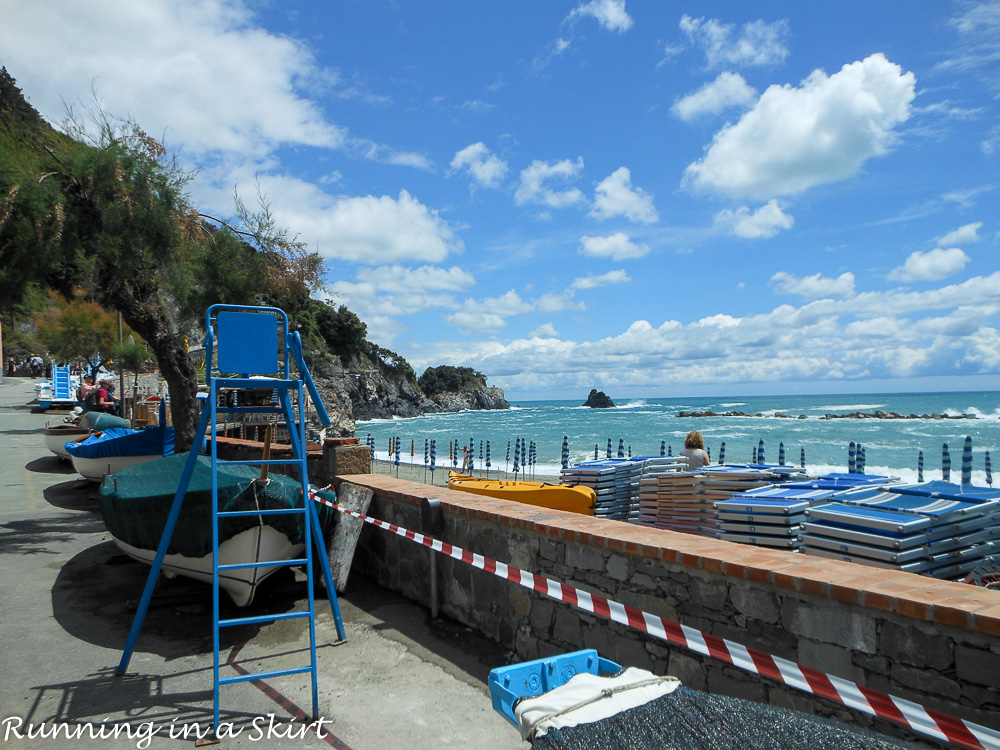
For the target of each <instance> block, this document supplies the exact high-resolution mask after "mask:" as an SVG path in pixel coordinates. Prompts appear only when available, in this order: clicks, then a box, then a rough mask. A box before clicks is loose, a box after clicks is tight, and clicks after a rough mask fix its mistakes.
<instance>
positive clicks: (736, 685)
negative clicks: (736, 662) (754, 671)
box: [705, 667, 767, 703]
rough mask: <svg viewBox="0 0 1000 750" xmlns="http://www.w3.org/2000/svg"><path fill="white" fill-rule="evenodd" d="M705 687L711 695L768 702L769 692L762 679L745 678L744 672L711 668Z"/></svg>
mask: <svg viewBox="0 0 1000 750" xmlns="http://www.w3.org/2000/svg"><path fill="white" fill-rule="evenodd" d="M705 687H706V689H707V690H708V692H710V693H721V694H722V695H729V696H732V697H733V698H743V699H745V700H750V701H758V702H761V703H763V702H766V701H767V690H766V689H765V687H764V682H763V680H762V679H761V678H753V677H745V676H744V674H743V673H742V672H736V671H730V670H729V669H717V668H711V667H710V668H709V670H708V674H707V676H706V680H705Z"/></svg>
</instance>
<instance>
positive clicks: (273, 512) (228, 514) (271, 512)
mask: <svg viewBox="0 0 1000 750" xmlns="http://www.w3.org/2000/svg"><path fill="white" fill-rule="evenodd" d="M305 512H306V509H305V508H265V509H263V510H220V511H219V512H218V514H217V515H218V517H219V518H232V517H234V516H280V515H281V514H282V513H305Z"/></svg>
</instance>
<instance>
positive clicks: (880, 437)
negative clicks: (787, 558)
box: [356, 391, 1000, 484]
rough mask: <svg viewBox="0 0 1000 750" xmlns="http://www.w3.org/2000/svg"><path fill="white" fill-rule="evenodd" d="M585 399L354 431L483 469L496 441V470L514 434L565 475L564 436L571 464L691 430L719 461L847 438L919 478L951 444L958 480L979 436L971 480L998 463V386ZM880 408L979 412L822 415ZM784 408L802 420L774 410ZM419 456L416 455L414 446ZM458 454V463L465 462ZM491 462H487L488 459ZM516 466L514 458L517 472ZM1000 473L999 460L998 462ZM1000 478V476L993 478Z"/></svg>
mask: <svg viewBox="0 0 1000 750" xmlns="http://www.w3.org/2000/svg"><path fill="white" fill-rule="evenodd" d="M582 402H583V400H582V399H581V400H580V401H523V402H518V403H514V404H512V407H513V408H511V409H510V410H506V411H493V412H487V411H467V412H459V413H457V414H436V415H427V416H422V417H415V418H412V419H394V420H377V421H368V422H358V424H357V432H356V434H357V435H358V436H359V437H361V438H362V440H364V438H365V437H366V436H367V435H369V434H370V435H373V436H374V437H375V440H376V456H377V457H378V458H383V459H384V458H387V457H388V447H389V440H390V437H395V436H398V437H399V438H400V439H401V442H402V445H403V457H402V460H403V461H405V462H411V461H412V462H413V463H415V464H417V465H421V466H422V465H423V464H424V440H425V439H427V440H430V439H433V440H435V441H436V445H437V465H438V466H439V467H441V468H447V467H450V462H449V460H448V443H449V441H450V440H457V441H459V444H460V445H468V443H469V440H470V438H473V439H474V440H475V443H476V453H477V460H476V466H477V468H481V467H482V456H480V455H479V453H480V449H479V444H480V441H482V443H483V445H484V446H485V442H486V441H487V440H489V441H490V447H491V463H492V468H493V469H494V470H496V469H497V468H499V470H500V471H501V473H502V472H503V470H504V464H505V461H504V459H505V455H506V452H507V444H508V441H510V443H511V446H512V447H511V458H512V459H513V441H514V439H515V438H517V437H522V438H524V439H525V440H528V441H534V442H535V444H536V446H537V462H538V463H537V466H536V469H535V471H536V474H538V475H540V476H553V475H557V474H558V473H559V462H560V454H561V450H562V442H563V436H568V437H569V447H570V462H571V463H576V462H579V461H583V460H588V459H593V457H594V446H595V444H597V446H598V452H599V455H600V456H601V457H604V456H605V455H606V451H607V442H608V438H611V441H612V444H613V451H614V453H615V454H616V455H617V450H618V441H619V439H620V438H621V439H623V440H624V442H625V446H626V453H627V451H628V448H629V447H631V451H632V455H633V456H639V455H659V454H660V441H661V440H662V441H666V443H667V445H668V446H670V447H671V448H672V449H673V453H675V454H676V453H677V452H678V451H679V450H680V449H681V448H682V447H683V443H684V436H685V435H686V434H687V433H688V432H689V431H690V430H699V431H700V432H701V433H702V434H703V435H704V436H705V441H706V443H707V445H708V448H709V450H710V453H711V455H712V459H713V461H717V460H718V455H719V449H720V447H721V444H722V442H723V441H725V444H726V461H727V463H745V462H748V461H750V459H751V457H752V451H753V448H754V447H755V446H756V445H758V441H759V440H761V439H763V440H764V443H765V449H766V457H767V460H768V461H769V462H772V463H776V462H777V460H778V446H779V443H780V442H783V443H784V445H785V449H786V462H787V463H794V464H796V465H797V464H798V463H799V459H800V451H801V449H803V448H804V449H805V455H806V467H807V469H808V470H809V472H810V473H811V474H813V475H818V474H822V473H826V472H828V471H845V470H846V469H847V460H848V444H849V443H850V442H851V441H852V440H853V441H856V442H860V443H862V444H863V445H864V446H865V453H866V460H867V467H866V471H867V473H869V474H890V475H894V476H898V477H900V478H901V479H903V480H905V481H916V479H917V456H918V452H919V451H920V450H923V452H924V468H925V472H924V478H925V479H939V478H941V453H942V446H943V444H945V443H947V444H948V446H949V449H950V454H951V461H952V477H951V478H952V481H959V476H960V471H961V458H962V456H961V454H962V445H963V442H964V440H965V436H966V435H969V436H971V437H972V444H973V483H974V484H985V481H986V475H985V465H984V457H985V456H984V451H990V453H991V454H992V456H991V458H993V459H995V460H997V461H1000V392H996V391H982V392H952V393H916V394H856V395H846V396H845V395H834V396H798V395H797V396H743V397H732V398H686V399H665V398H656V399H633V400H631V401H627V402H622V403H618V404H617V406H616V408H614V409H589V408H587V407H584V406H581V404H582ZM876 409H881V410H883V411H887V412H897V413H900V414H905V415H909V414H911V413H912V414H934V413H938V414H948V415H958V414H973V415H975V416H976V417H977V418H976V419H962V420H952V419H905V420H887V419H866V420H860V419H829V420H828V419H822V418H821V417H822V416H823V415H824V414H826V413H835V414H846V413H851V412H856V411H862V412H874V411H875V410H876ZM704 410H711V411H714V412H725V411H741V412H746V413H748V414H754V415H755V414H757V413H760V414H761V415H762V416H760V417H757V416H750V417H688V418H678V416H677V414H678V412H680V411H704ZM779 412H780V413H784V414H789V415H792V417H798V416H799V415H800V414H803V415H805V417H806V418H805V419H797V418H793V419H785V418H779V417H775V416H774V414H776V413H779ZM411 444H412V445H413V446H414V455H413V456H412V458H411V456H410V446H411ZM459 462H460V461H459ZM482 468H485V467H482ZM511 468H512V466H511V464H509V463H508V464H507V470H508V471H510V469H511ZM997 469H998V471H1000V464H998V465H997ZM996 481H1000V479H998V480H996Z"/></svg>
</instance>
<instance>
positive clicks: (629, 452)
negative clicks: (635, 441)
mask: <svg viewBox="0 0 1000 750" xmlns="http://www.w3.org/2000/svg"><path fill="white" fill-rule="evenodd" d="M628 457H629V458H632V446H631V445H629V447H628Z"/></svg>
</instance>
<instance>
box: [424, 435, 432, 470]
mask: <svg viewBox="0 0 1000 750" xmlns="http://www.w3.org/2000/svg"><path fill="white" fill-rule="evenodd" d="M430 455H431V449H430V443H428V442H427V438H424V463H425V464H426V463H427V461H428V460H429V459H430Z"/></svg>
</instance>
